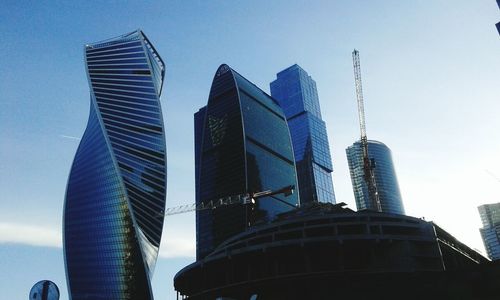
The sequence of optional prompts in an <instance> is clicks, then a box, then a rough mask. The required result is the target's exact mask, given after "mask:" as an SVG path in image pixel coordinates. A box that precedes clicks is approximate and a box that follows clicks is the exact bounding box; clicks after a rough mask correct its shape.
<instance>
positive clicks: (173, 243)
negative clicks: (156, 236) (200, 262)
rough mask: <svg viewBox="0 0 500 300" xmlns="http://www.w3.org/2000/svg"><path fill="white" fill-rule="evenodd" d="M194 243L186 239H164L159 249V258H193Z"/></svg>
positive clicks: (178, 237)
mask: <svg viewBox="0 0 500 300" xmlns="http://www.w3.org/2000/svg"><path fill="white" fill-rule="evenodd" d="M195 251H196V244H195V241H194V240H192V239H190V238H187V237H180V236H176V237H170V238H168V237H166V238H165V240H164V242H163V243H162V245H161V247H160V255H159V256H160V257H163V258H174V257H195Z"/></svg>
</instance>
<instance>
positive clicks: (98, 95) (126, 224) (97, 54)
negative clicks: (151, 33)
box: [63, 30, 166, 300]
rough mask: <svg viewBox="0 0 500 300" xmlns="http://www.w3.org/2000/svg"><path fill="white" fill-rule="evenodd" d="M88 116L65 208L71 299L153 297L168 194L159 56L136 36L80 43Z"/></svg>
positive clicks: (162, 68) (139, 33) (140, 35)
mask: <svg viewBox="0 0 500 300" xmlns="http://www.w3.org/2000/svg"><path fill="white" fill-rule="evenodd" d="M85 63H86V69H87V76H88V80H89V86H90V113H89V120H88V124H87V128H86V129H85V133H84V135H83V137H82V140H81V142H80V145H79V146H78V150H77V152H76V155H75V158H74V161H73V165H72V167H71V171H70V175H69V178H68V185H67V189H66V201H65V206H64V225H63V226H64V229H63V230H64V255H65V262H66V275H67V282H68V289H69V294H70V298H71V299H73V300H75V299H153V295H152V292H151V283H150V278H151V276H152V274H153V270H154V266H155V264H156V259H157V256H158V250H159V246H160V239H161V234H162V228H163V214H164V209H165V193H166V149H165V135H164V127H163V120H162V113H161V107H160V101H159V97H160V94H161V90H162V85H163V79H164V74H165V65H164V63H163V61H162V60H161V58H160V56H159V55H158V53H157V52H156V50H155V49H154V47H153V46H152V44H151V43H150V41H149V40H148V39H147V38H146V36H145V35H144V33H143V32H142V31H140V30H137V31H134V32H131V33H129V34H125V35H122V36H119V37H117V38H113V39H109V40H105V41H102V42H98V43H93V44H87V45H85Z"/></svg>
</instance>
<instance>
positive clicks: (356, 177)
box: [346, 140, 405, 215]
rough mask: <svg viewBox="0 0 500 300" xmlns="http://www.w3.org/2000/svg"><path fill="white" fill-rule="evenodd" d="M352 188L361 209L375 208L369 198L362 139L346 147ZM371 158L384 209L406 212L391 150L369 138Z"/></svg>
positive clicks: (388, 211)
mask: <svg viewBox="0 0 500 300" xmlns="http://www.w3.org/2000/svg"><path fill="white" fill-rule="evenodd" d="M346 153H347V162H348V163H349V171H350V173H351V182H352V189H353V191H354V198H355V200H356V207H357V208H358V210H363V209H371V210H375V209H376V208H375V207H373V203H372V201H371V200H370V194H369V192H368V186H367V184H366V181H365V177H364V170H363V149H362V147H361V143H360V142H359V141H357V142H355V143H354V144H353V145H352V146H349V147H348V148H347V149H346ZM368 157H369V158H370V160H371V161H372V162H374V163H375V169H374V172H375V183H376V185H377V191H378V194H379V199H380V204H381V207H382V211H383V212H387V213H394V214H401V215H404V213H405V210H404V207H403V201H402V199H401V192H400V191H399V184H398V178H397V177H396V170H395V169H394V163H393V162H392V154H391V149H389V147H387V146H386V145H385V144H383V143H381V142H378V141H374V140H368Z"/></svg>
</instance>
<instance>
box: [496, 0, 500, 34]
mask: <svg viewBox="0 0 500 300" xmlns="http://www.w3.org/2000/svg"><path fill="white" fill-rule="evenodd" d="M497 4H498V8H500V0H497ZM496 27H497V31H498V34H500V22H498V23H497V24H496Z"/></svg>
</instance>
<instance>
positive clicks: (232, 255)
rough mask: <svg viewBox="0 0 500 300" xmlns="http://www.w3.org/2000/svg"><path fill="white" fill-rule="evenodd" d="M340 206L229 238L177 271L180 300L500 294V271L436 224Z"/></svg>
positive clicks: (293, 215) (307, 209)
mask: <svg viewBox="0 0 500 300" xmlns="http://www.w3.org/2000/svg"><path fill="white" fill-rule="evenodd" d="M343 205H345V204H343V203H341V204H338V205H331V204H321V203H320V204H311V205H306V206H303V207H301V208H300V209H298V210H295V211H292V212H289V213H284V214H282V215H280V216H279V218H278V220H276V221H275V222H273V223H271V224H267V225H261V226H255V227H253V228H251V229H249V230H248V231H245V232H243V233H241V234H239V235H236V236H234V237H232V238H230V239H228V240H227V241H225V242H224V243H222V244H221V245H219V247H217V248H216V249H215V251H213V252H212V253H210V254H209V255H207V256H206V257H205V258H204V259H202V260H199V261H197V262H195V263H193V264H191V265H189V266H187V267H185V268H184V269H183V270H181V271H180V272H179V273H177V275H176V276H175V279H174V286H175V289H176V291H177V295H178V299H259V300H260V299H333V297H339V296H340V297H347V298H349V299H365V297H368V296H370V297H372V298H373V299H382V298H384V299H386V298H399V299H401V298H405V299H408V298H410V299H414V298H418V299H428V298H433V297H430V295H434V296H442V297H443V298H446V299H452V298H453V297H452V296H453V295H460V296H462V298H460V299H469V298H468V297H467V295H470V296H471V299H472V295H476V296H477V295H479V298H474V299H488V298H481V297H480V295H481V293H484V295H488V294H490V293H493V292H496V293H497V295H498V293H499V292H500V286H499V285H497V284H494V283H495V282H496V280H498V279H500V272H499V268H498V266H497V265H494V266H493V265H491V262H489V260H488V259H486V258H485V257H483V256H482V255H480V254H479V253H478V252H476V251H474V250H472V249H471V248H469V247H467V246H466V245H464V244H463V243H461V242H460V241H458V240H457V239H456V238H454V237H453V236H452V235H450V234H449V233H447V232H446V231H445V230H443V229H442V228H441V227H439V226H437V225H436V224H435V223H433V222H427V221H425V220H422V219H418V218H413V217H409V216H402V215H397V214H388V213H380V212H373V211H362V212H354V211H352V210H350V209H348V208H343V207H342V206H343ZM477 287H480V288H481V289H479V290H476V288H477ZM401 291H405V294H404V295H405V296H402V294H400V292H401ZM478 291H479V292H478ZM478 293H479V294H478ZM406 295H408V296H406ZM450 296H451V298H450ZM463 296H465V297H466V298H463Z"/></svg>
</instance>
